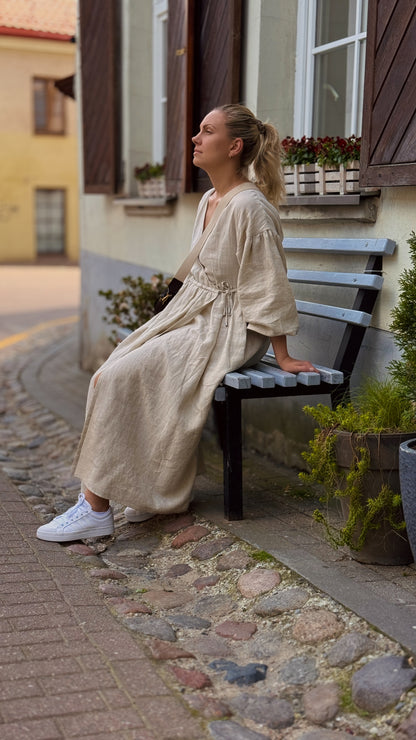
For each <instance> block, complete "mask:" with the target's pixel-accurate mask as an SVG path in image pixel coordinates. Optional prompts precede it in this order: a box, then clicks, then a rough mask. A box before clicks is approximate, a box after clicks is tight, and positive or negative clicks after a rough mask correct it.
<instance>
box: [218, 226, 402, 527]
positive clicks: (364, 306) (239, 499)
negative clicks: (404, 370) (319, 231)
mask: <svg viewBox="0 0 416 740" xmlns="http://www.w3.org/2000/svg"><path fill="white" fill-rule="evenodd" d="M284 247H285V252H286V253H287V254H288V255H289V254H290V253H292V252H293V253H295V252H302V253H304V254H305V255H311V254H321V255H325V253H326V254H330V255H331V257H333V256H334V255H335V256H337V255H350V256H356V255H360V256H362V255H367V263H366V266H365V268H364V270H363V271H362V272H360V273H357V272H353V273H352V272H351V273H349V272H340V273H335V272H333V271H316V273H315V274H316V279H315V277H314V275H313V274H312V273H313V271H309V270H289V271H288V276H289V280H290V281H293V282H294V283H296V282H297V283H302V282H306V283H309V284H317V285H327V286H334V285H335V286H337V285H339V286H342V287H349V288H352V289H354V288H355V289H356V295H355V299H354V303H353V306H352V308H351V309H346V310H342V309H340V307H334V306H327V305H326V304H314V303H307V302H304V301H297V307H298V311H299V313H301V314H302V313H303V314H309V315H313V316H318V317H321V318H322V319H323V320H324V319H325V320H326V319H328V320H337V321H343V322H344V323H345V328H344V331H343V333H342V338H341V341H340V344H339V348H338V351H337V354H336V358H335V361H334V365H333V368H332V369H333V370H334V371H335V373H334V374H333V375H332V376H331V369H329V371H328V372H326V371H327V370H328V369H325V368H322V372H320V374H319V377H317V374H316V373H313V374H308V373H306V374H302V375H304V376H306V377H303V381H302V382H298V378H299V376H294V377H295V378H296V381H295V383H296V384H294V385H290V386H286V387H284V386H282V385H274V387H259V386H258V385H253V382H252V381H253V379H254V382H255V383H257V382H258V378H257V375H254V376H253V377H252V378H250V377H248V376H249V375H250V369H249V372H247V369H245V370H242V371H240V372H237V373H228V374H227V375H226V376H225V378H224V380H223V382H222V384H221V386H220V387H219V388H217V391H216V394H215V400H214V408H215V415H216V419H217V424H219V432H220V439H221V444H222V448H223V462H224V516H225V518H226V519H228V520H239V519H242V518H243V459H242V458H243V455H242V427H241V402H242V401H243V400H245V399H250V398H271V397H272V398H278V397H290V396H308V395H329V397H330V399H331V403H332V404H333V405H336V404H338V403H339V402H340V401H341V400H342V399H344V400H345V399H348V398H349V392H350V378H351V374H352V372H353V370H354V366H355V363H356V360H357V357H358V353H359V351H360V348H361V345H362V341H363V338H364V335H365V332H366V329H367V327H368V326H369V324H370V321H371V317H372V314H373V311H374V306H375V303H376V300H377V296H378V294H379V292H380V290H381V286H382V282H383V277H382V271H383V256H386V255H391V254H393V252H394V249H395V243H394V242H393V241H391V240H390V239H319V238H311V239H302V238H287V239H285V240H284ZM361 276H378V277H374V278H371V277H369V278H367V277H364V278H363V279H361ZM302 278H306V279H305V280H304V279H302ZM357 286H358V287H357ZM308 359H310V360H311V361H312V362H314V359H313V357H310V358H308ZM265 363H266V364H265ZM267 366H268V367H270V370H271V372H272V373H273V371H274V370H275V369H276V368H277V365H276V362H275V361H274V360H273V359H272V357H271V356H270V354H269V353H268V354H267V355H265V357H264V358H263V362H262V363H261V364H260V365H256V366H255V367H254V368H252V370H254V371H256V373H257V374H260V380H261V376H262V375H263V373H264V374H265V375H267ZM336 372H338V375H336ZM339 373H341V374H342V377H341V376H340V375H339ZM283 375H287V374H283ZM307 376H310V377H309V378H308V377H307ZM312 376H315V377H312ZM328 378H329V381H330V382H328ZM305 383H306V384H305ZM309 383H311V384H309ZM236 386H237V387H236Z"/></svg>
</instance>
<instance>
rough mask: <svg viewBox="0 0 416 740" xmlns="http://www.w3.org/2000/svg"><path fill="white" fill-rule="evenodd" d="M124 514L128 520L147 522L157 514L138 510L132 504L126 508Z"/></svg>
mask: <svg viewBox="0 0 416 740" xmlns="http://www.w3.org/2000/svg"><path fill="white" fill-rule="evenodd" d="M124 516H125V517H126V519H127V521H128V522H147V520H148V519H151V518H152V517H153V516H156V514H149V512H148V511H136V509H132V508H131V506H127V507H126V508H125V509H124Z"/></svg>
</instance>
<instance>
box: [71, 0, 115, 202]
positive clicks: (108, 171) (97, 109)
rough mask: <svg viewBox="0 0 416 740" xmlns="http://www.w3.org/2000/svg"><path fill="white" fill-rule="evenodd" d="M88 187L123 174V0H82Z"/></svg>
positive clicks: (101, 186)
mask: <svg viewBox="0 0 416 740" xmlns="http://www.w3.org/2000/svg"><path fill="white" fill-rule="evenodd" d="M80 29H81V84H82V132H83V158H84V191H85V192H86V193H108V194H111V193H116V192H117V190H118V187H119V180H120V171H121V167H120V109H121V106H120V0H80Z"/></svg>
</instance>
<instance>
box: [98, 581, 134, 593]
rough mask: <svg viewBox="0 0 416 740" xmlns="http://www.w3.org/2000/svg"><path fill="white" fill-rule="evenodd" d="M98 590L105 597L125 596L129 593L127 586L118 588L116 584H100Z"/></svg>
mask: <svg viewBox="0 0 416 740" xmlns="http://www.w3.org/2000/svg"><path fill="white" fill-rule="evenodd" d="M98 590H99V591H101V593H103V594H105V596H126V595H127V594H128V593H129V588H128V587H127V586H119V585H118V584H116V583H100V584H99V586H98Z"/></svg>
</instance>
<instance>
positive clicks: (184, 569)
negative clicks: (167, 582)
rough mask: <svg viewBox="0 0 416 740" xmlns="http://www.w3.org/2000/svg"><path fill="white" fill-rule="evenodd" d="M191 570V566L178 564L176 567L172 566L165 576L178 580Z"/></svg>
mask: <svg viewBox="0 0 416 740" xmlns="http://www.w3.org/2000/svg"><path fill="white" fill-rule="evenodd" d="M191 570H192V568H191V566H190V565H188V564H187V563H176V565H172V567H171V568H169V570H167V571H166V573H165V576H166V578H178V577H179V576H184V575H185V574H186V573H189V571H191Z"/></svg>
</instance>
